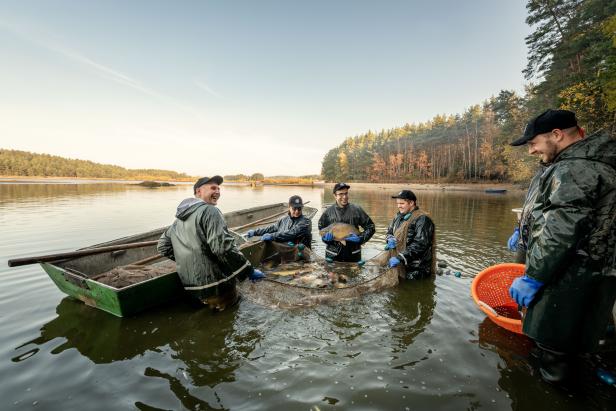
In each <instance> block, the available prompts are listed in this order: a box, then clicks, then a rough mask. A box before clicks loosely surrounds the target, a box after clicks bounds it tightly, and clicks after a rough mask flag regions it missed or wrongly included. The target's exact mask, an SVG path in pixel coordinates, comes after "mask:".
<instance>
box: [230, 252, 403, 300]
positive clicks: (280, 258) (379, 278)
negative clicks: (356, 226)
mask: <svg viewBox="0 0 616 411" xmlns="http://www.w3.org/2000/svg"><path fill="white" fill-rule="evenodd" d="M253 251H254V253H255V255H254V257H255V261H253V260H251V262H252V263H253V265H255V266H258V267H259V268H261V269H262V270H263V271H264V272H265V274H266V275H267V277H266V278H265V279H263V280H262V281H259V282H257V283H252V282H250V281H245V282H243V283H242V284H240V285H239V290H240V292H241V294H242V296H243V297H244V298H246V299H247V300H249V301H252V302H254V303H257V304H260V305H265V306H270V307H280V308H294V307H310V306H314V305H318V304H324V303H337V302H342V301H345V300H350V299H355V298H358V297H360V296H361V295H363V294H367V293H373V292H377V291H381V290H384V289H387V288H390V287H394V286H396V285H398V282H399V276H403V275H404V273H403V271H402V269H401V268H400V267H395V268H388V266H387V262H388V261H389V258H390V257H391V256H393V255H395V254H396V253H397V250H388V251H384V252H382V253H380V254H378V255H376V256H375V257H373V258H371V259H370V260H368V261H366V263H365V264H364V265H363V266H360V265H358V264H357V263H341V262H335V263H328V262H327V261H325V259H324V258H323V257H321V256H318V255H316V254H315V253H314V252H312V251H311V250H309V249H307V248H306V249H303V250H299V249H298V246H290V245H287V244H282V243H276V242H263V244H262V246H261V247H260V250H258V251H257V250H253ZM259 257H260V258H259Z"/></svg>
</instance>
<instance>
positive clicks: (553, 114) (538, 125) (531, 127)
mask: <svg viewBox="0 0 616 411" xmlns="http://www.w3.org/2000/svg"><path fill="white" fill-rule="evenodd" d="M577 125H578V124H577V119H576V118H575V113H574V112H572V111H569V110H546V111H544V112H543V113H541V114H539V115H538V116H537V117H535V118H533V119H532V120H531V121H529V122H528V124H527V125H526V128H525V129H524V135H523V136H522V137H520V138H518V139H517V140H515V141H514V142H512V143H511V145H512V146H521V145H523V144H526V143H528V142H529V141H530V140H532V139H533V138H535V137H536V136H538V135H539V134H543V133H549V132H550V131H552V130H554V129H559V130H564V129H566V128H571V127H576V126H577Z"/></svg>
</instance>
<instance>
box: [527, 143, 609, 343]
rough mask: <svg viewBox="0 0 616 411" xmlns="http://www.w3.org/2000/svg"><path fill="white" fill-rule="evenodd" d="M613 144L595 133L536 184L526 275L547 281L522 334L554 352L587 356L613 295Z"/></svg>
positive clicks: (572, 148)
mask: <svg viewBox="0 0 616 411" xmlns="http://www.w3.org/2000/svg"><path fill="white" fill-rule="evenodd" d="M615 214H616V140H614V139H613V138H610V137H609V136H607V135H605V134H599V133H597V134H594V135H591V136H588V137H587V138H585V139H583V140H580V141H578V142H576V143H574V144H572V145H570V146H569V147H567V148H566V149H564V150H563V151H562V152H560V153H559V154H558V156H557V157H556V158H555V159H554V162H553V163H552V164H551V165H550V166H549V167H547V168H546V170H545V171H544V173H543V174H542V175H541V178H540V181H539V192H538V194H537V199H536V202H535V204H534V206H533V210H532V221H533V222H532V228H531V236H530V239H529V246H528V252H527V256H526V275H528V276H529V277H532V278H534V279H536V280H538V281H541V282H542V283H543V284H544V287H543V289H542V291H541V292H540V293H539V294H538V297H537V298H536V299H535V301H534V302H533V303H534V304H531V306H530V307H529V308H528V310H527V312H526V316H525V318H524V326H523V330H524V333H525V334H527V335H528V336H529V337H531V338H533V339H534V340H536V341H537V342H539V343H542V344H543V345H545V346H547V347H550V348H552V349H554V350H557V351H561V352H568V353H575V352H591V351H593V350H595V349H596V348H597V345H598V343H599V341H600V340H601V339H603V338H604V336H605V331H606V328H607V324H608V321H609V318H610V316H611V310H612V307H613V306H614V299H615V298H616V268H615V267H616V266H615V261H614V260H615V258H616V227H615V223H614V219H615Z"/></svg>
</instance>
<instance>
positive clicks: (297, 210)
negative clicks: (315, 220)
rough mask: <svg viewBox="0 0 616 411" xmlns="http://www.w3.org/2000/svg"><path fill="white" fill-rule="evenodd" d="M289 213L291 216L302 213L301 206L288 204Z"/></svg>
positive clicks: (294, 216)
mask: <svg viewBox="0 0 616 411" xmlns="http://www.w3.org/2000/svg"><path fill="white" fill-rule="evenodd" d="M289 215H290V216H291V217H293V218H297V217H299V216H300V215H302V208H301V207H293V206H289Z"/></svg>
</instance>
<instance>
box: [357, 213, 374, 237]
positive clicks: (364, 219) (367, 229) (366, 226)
mask: <svg viewBox="0 0 616 411" xmlns="http://www.w3.org/2000/svg"><path fill="white" fill-rule="evenodd" d="M357 208H358V209H359V214H360V223H359V225H360V227H361V228H362V229H363V230H364V231H363V232H362V233H361V234H360V235H359V236H360V237H361V243H362V244H364V243H367V242H368V240H370V239H371V238H372V236H373V235H374V233H375V231H376V227H375V226H374V222H373V221H372V219H371V218H370V216H369V215H368V214H366V212H365V211H364V209H363V208H361V207H359V206H357Z"/></svg>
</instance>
